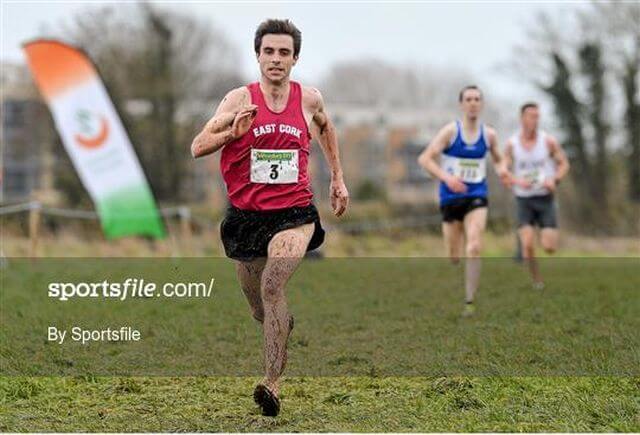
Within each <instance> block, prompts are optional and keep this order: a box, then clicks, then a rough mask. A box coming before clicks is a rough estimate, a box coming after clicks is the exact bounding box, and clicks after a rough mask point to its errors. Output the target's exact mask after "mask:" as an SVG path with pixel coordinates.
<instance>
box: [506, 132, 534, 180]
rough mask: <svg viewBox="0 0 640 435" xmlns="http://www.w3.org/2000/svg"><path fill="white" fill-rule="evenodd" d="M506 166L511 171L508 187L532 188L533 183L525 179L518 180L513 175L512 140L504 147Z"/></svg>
mask: <svg viewBox="0 0 640 435" xmlns="http://www.w3.org/2000/svg"><path fill="white" fill-rule="evenodd" d="M503 158H504V164H505V167H506V168H507V171H509V178H508V180H507V186H509V187H512V186H513V185H514V184H517V185H518V186H520V187H522V188H523V189H529V188H530V187H531V182H530V181H527V180H525V179H524V178H517V177H516V176H515V175H513V171H512V170H513V141H512V140H511V139H509V140H507V143H506V144H505V146H504V155H503Z"/></svg>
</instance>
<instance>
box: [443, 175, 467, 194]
mask: <svg viewBox="0 0 640 435" xmlns="http://www.w3.org/2000/svg"><path fill="white" fill-rule="evenodd" d="M444 184H446V185H447V187H448V188H449V190H451V191H452V192H455V193H465V192H466V191H467V185H466V184H464V182H463V181H462V180H461V179H460V178H459V177H454V176H453V175H449V176H448V177H447V178H445V180H444Z"/></svg>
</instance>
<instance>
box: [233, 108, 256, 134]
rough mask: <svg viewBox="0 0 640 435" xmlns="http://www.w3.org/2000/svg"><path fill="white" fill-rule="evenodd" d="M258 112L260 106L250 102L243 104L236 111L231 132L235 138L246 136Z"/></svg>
mask: <svg viewBox="0 0 640 435" xmlns="http://www.w3.org/2000/svg"><path fill="white" fill-rule="evenodd" d="M257 114H258V106H256V105H255V104H249V105H246V106H243V107H241V108H240V110H238V112H237V113H236V117H235V118H234V119H233V124H232V125H231V134H232V135H233V138H234V139H238V138H240V137H242V136H244V135H245V134H246V133H247V132H248V131H249V128H250V127H251V124H253V120H254V119H256V115H257Z"/></svg>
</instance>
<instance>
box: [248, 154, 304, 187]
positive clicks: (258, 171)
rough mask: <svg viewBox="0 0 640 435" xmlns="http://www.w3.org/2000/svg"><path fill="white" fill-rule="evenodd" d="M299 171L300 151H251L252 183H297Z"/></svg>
mask: <svg viewBox="0 0 640 435" xmlns="http://www.w3.org/2000/svg"><path fill="white" fill-rule="evenodd" d="M298 171H299V169H298V150H263V149H259V150H258V149H251V182H252V183H260V184H289V183H297V182H298Z"/></svg>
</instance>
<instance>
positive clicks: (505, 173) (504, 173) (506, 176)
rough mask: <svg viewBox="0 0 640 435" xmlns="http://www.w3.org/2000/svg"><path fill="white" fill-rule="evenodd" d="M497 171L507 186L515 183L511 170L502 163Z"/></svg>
mask: <svg viewBox="0 0 640 435" xmlns="http://www.w3.org/2000/svg"><path fill="white" fill-rule="evenodd" d="M497 173H498V177H500V181H501V182H502V184H504V185H505V186H507V187H511V185H512V184H513V177H512V176H511V173H510V172H509V170H508V169H507V168H506V167H504V166H503V165H500V166H499V167H498V170H497Z"/></svg>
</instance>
